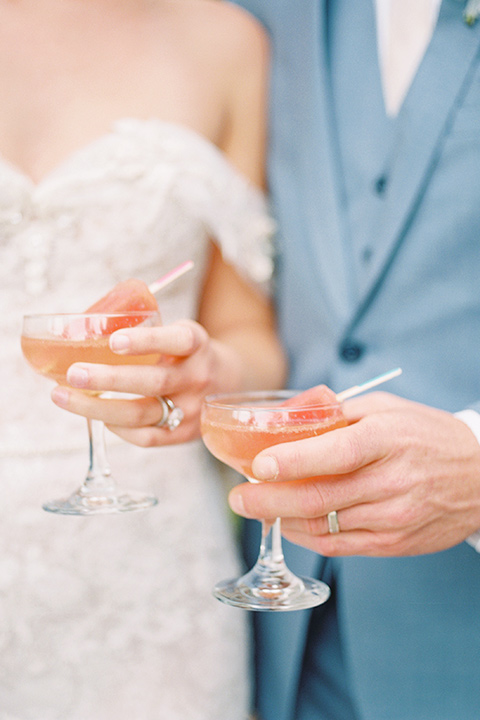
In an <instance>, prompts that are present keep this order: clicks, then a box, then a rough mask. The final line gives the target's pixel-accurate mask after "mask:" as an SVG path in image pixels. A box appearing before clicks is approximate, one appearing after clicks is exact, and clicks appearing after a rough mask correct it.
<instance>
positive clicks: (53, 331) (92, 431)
mask: <svg viewBox="0 0 480 720" xmlns="http://www.w3.org/2000/svg"><path fill="white" fill-rule="evenodd" d="M117 299H119V296H118V293H117ZM134 300H135V301H134V302H133V304H136V305H138V298H136V299H134ZM125 303H126V300H125ZM155 304H156V303H155ZM160 324H161V318H160V314H159V312H158V307H157V309H156V310H149V309H145V308H144V307H142V309H141V310H134V311H128V310H125V309H122V311H121V312H113V313H101V312H95V313H90V312H87V313H80V314H76V315H72V314H55V315H27V316H25V317H24V321H23V330H22V337H21V345H22V351H23V354H24V356H25V358H26V360H27V362H28V363H29V365H30V366H31V367H32V368H33V369H34V370H35V371H36V372H37V373H39V374H40V375H43V376H44V377H47V378H49V379H51V380H53V381H55V382H57V383H59V384H60V385H68V383H67V379H66V375H67V371H68V369H69V367H70V366H71V365H72V364H73V363H77V362H84V363H101V364H105V365H154V364H156V363H158V362H159V360H160V358H161V357H162V356H161V355H160V354H159V353H151V354H148V355H122V354H116V353H114V352H112V351H111V350H110V346H109V341H110V335H111V333H112V332H114V331H116V330H120V329H121V328H131V327H135V326H139V325H143V326H154V325H160ZM84 392H86V393H88V394H90V395H98V394H100V393H99V392H98V391H84ZM100 392H101V391H100ZM98 402H102V401H101V400H99V401H98ZM87 423H88V431H89V459H90V465H89V469H88V472H87V476H86V478H85V480H84V483H83V485H82V486H81V487H80V488H79V489H78V490H77V491H76V492H74V493H73V494H72V495H71V496H70V497H68V498H62V499H60V500H53V501H51V502H49V503H46V504H45V505H44V506H43V507H44V509H45V510H49V511H50V512H55V513H60V514H67V515H91V514H97V513H117V512H127V511H131V510H143V509H146V508H148V507H151V506H152V505H155V504H156V502H157V500H156V498H154V497H152V496H151V495H146V494H144V493H139V492H125V491H121V490H118V489H117V488H116V485H115V483H114V481H113V478H112V476H111V472H110V468H109V465H108V462H107V457H106V449H105V444H104V437H103V423H102V422H101V421H100V420H95V419H90V418H87Z"/></svg>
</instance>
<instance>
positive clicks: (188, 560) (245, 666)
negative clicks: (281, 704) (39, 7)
mask: <svg viewBox="0 0 480 720" xmlns="http://www.w3.org/2000/svg"><path fill="white" fill-rule="evenodd" d="M270 231H271V224H270V220H269V218H268V215H267V213H266V209H265V206H264V201H263V198H262V196H261V194H260V193H258V191H256V190H255V189H254V188H252V187H251V186H250V185H249V184H248V183H247V182H246V180H245V179H244V178H243V177H241V176H240V175H239V174H238V173H236V172H235V171H234V169H233V168H232V167H231V166H230V165H229V164H228V163H227V162H226V160H225V159H224V157H223V156H222V154H221V153H220V152H219V151H218V150H217V149H216V148H215V147H214V146H212V145H211V144H210V143H209V142H207V141H206V140H204V139H203V138H201V137H200V136H198V135H197V134H196V133H195V132H193V131H192V130H189V129H187V128H185V127H179V126H176V125H172V124H169V123H164V122H159V121H156V120H151V121H141V120H135V119H126V120H121V121H119V122H117V123H116V124H115V126H114V127H113V128H112V130H111V132H110V133H108V134H106V135H104V136H102V137H100V138H98V139H97V140H96V141H94V142H92V143H90V144H89V145H87V146H86V147H84V148H82V149H81V150H79V151H77V152H75V153H74V154H72V155H71V157H69V158H68V160H66V161H65V162H63V163H62V164H61V166H59V167H57V168H56V170H55V171H54V172H51V173H50V174H49V175H48V176H47V177H46V178H44V179H43V180H42V182H40V183H39V184H37V185H34V184H33V183H32V182H31V180H30V179H28V178H27V177H26V176H25V175H24V174H22V173H21V172H20V171H19V170H18V169H17V168H15V167H13V166H12V165H10V164H9V163H8V162H6V161H4V160H3V161H0V295H1V313H0V317H1V320H0V322H1V338H2V342H1V345H0V363H1V368H2V383H1V386H0V480H1V500H0V719H1V720H54V719H55V720H56V719H58V718H61V719H62V720H244V719H245V718H246V716H247V714H248V705H249V660H250V658H249V641H248V634H247V622H246V620H247V618H246V616H245V614H244V613H243V611H239V610H235V609H231V608H228V607H227V606H224V605H222V604H221V603H219V602H218V601H217V600H216V599H214V598H213V596H212V595H211V588H212V586H213V584H214V583H215V581H217V580H219V579H221V578H224V577H227V576H232V575H233V574H235V573H236V572H237V571H238V562H237V553H236V547H235V540H234V537H233V533H232V527H231V523H232V520H231V518H230V517H229V516H228V511H227V503H226V499H225V491H224V487H223V485H222V480H221V477H220V475H219V472H218V470H219V468H218V466H216V465H215V464H214V461H213V460H212V459H211V458H210V457H209V456H208V454H207V452H206V451H205V450H204V448H203V446H202V444H201V442H200V441H199V442H194V443H189V444H188V445H185V446H177V447H171V448H165V449H162V448H156V449H149V450H142V449H140V448H134V447H133V446H130V445H128V444H126V443H121V442H120V441H118V440H117V439H116V438H113V436H111V441H110V449H109V456H110V461H111V465H112V467H113V471H114V472H115V474H116V475H117V476H118V478H119V482H120V483H121V485H122V486H123V487H125V488H127V487H128V488H133V489H135V488H138V489H141V490H148V491H151V492H153V493H154V494H156V495H157V496H158V498H159V504H158V505H157V507H155V508H154V509H151V510H149V511H146V512H142V513H127V514H124V515H119V516H99V517H94V518H81V517H66V516H55V515H50V514H49V513H46V512H44V511H43V510H42V509H41V504H42V501H44V500H46V499H49V498H52V497H58V496H65V495H67V494H69V493H70V492H71V491H72V490H73V489H74V488H75V487H76V486H77V485H78V484H79V482H80V480H81V479H82V477H83V475H84V473H85V471H86V466H87V460H88V458H87V432H86V423H85V420H84V419H83V418H81V417H78V416H74V415H72V414H70V413H67V412H64V411H62V410H60V409H59V408H57V407H55V406H54V405H53V403H52V402H51V400H50V398H49V391H50V389H51V387H53V386H52V385H50V384H49V383H48V381H47V380H45V379H43V378H40V377H38V376H36V375H35V374H34V373H33V372H32V371H31V370H30V369H29V368H28V366H27V365H26V363H25V361H24V360H23V358H22V356H21V351H20V343H19V337H20V329H21V319H22V315H23V314H24V313H29V312H52V311H64V312H67V311H73V312H75V311H81V310H83V309H84V308H86V307H88V306H89V305H90V304H91V303H92V302H93V301H94V300H96V299H97V298H98V297H100V296H101V295H103V294H104V293H105V292H106V291H107V290H109V289H110V288H111V287H112V286H113V285H114V284H115V283H117V282H118V281H120V280H124V279H126V278H128V277H139V278H142V279H143V280H145V281H146V282H151V281H153V280H154V279H156V278H157V277H158V276H160V275H162V274H163V273H164V272H166V271H168V270H169V269H171V268H172V267H174V266H176V265H177V264H179V263H180V262H182V261H185V260H188V259H192V260H193V261H194V262H195V269H194V270H193V271H192V272H190V273H188V275H185V276H184V277H183V278H181V279H179V280H178V281H177V282H176V283H174V284H173V285H172V286H170V287H169V288H168V289H166V290H165V291H164V292H163V293H162V295H161V296H160V297H159V303H160V307H161V311H162V314H163V318H164V321H165V322H169V321H171V320H174V319H178V318H181V317H195V315H196V311H197V303H198V296H199V290H200V287H201V283H202V274H203V270H204V267H205V263H206V260H207V254H208V240H207V238H208V236H209V235H210V236H212V237H214V238H216V240H217V242H218V243H219V245H220V246H221V248H222V250H223V253H224V256H225V257H226V258H227V259H228V260H229V261H230V262H232V263H234V264H235V265H236V266H237V267H238V268H239V269H240V271H241V272H242V273H244V275H245V276H246V277H249V278H250V279H251V280H252V281H253V282H255V283H258V284H262V283H265V282H268V279H269V277H270V275H271V267H272V261H271V255H270V246H269V241H268V239H267V238H268V236H269V234H270Z"/></svg>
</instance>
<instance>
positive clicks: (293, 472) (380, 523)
mask: <svg viewBox="0 0 480 720" xmlns="http://www.w3.org/2000/svg"><path fill="white" fill-rule="evenodd" d="M344 412H345V415H346V417H347V420H348V422H349V423H350V424H349V426H348V427H347V428H342V429H338V430H333V431H332V432H329V433H326V434H324V435H321V436H319V437H314V438H309V439H306V440H299V441H296V442H291V443H285V444H282V445H277V446H275V447H272V448H269V449H268V450H264V451H263V452H262V453H260V454H259V455H257V457H256V458H255V460H254V462H253V468H252V469H253V474H254V476H255V477H256V478H257V479H258V480H262V481H266V482H262V483H260V484H249V483H246V484H242V485H239V486H237V487H236V488H234V489H233V490H232V492H231V494H230V504H231V506H232V509H233V510H234V511H235V512H237V513H239V514H240V515H244V516H245V517H250V518H258V519H260V518H267V519H273V518H275V517H281V518H282V531H283V534H284V536H285V537H286V538H287V539H289V540H291V541H292V542H294V543H297V544H299V545H303V546H304V547H306V548H309V549H311V550H314V551H315V552H318V553H321V554H322V555H330V556H335V555H370V556H399V555H416V554H422V553H430V552H436V551H439V550H444V549H446V548H449V547H451V546H453V545H456V544H458V543H460V542H462V541H463V540H465V538H467V537H468V536H469V535H470V534H472V533H473V532H475V531H476V530H478V528H480V444H479V443H478V441H477V440H476V438H475V436H474V435H473V433H472V432H471V430H470V429H469V428H468V427H467V426H466V425H465V424H464V423H463V422H462V421H460V420H458V419H457V418H455V417H454V416H453V415H452V414H450V413H447V412H443V411H441V410H436V409H434V408H430V407H427V406H425V405H419V404H417V403H413V402H410V401H407V400H404V399H401V398H398V397H396V396H393V395H390V394H387V393H379V392H377V393H371V394H370V395H366V396H363V397H358V398H355V399H352V400H349V401H347V402H345V403H344ZM331 511H336V512H337V514H338V523H339V527H340V532H338V533H334V534H330V533H329V531H328V522H327V514H328V513H329V512H331Z"/></svg>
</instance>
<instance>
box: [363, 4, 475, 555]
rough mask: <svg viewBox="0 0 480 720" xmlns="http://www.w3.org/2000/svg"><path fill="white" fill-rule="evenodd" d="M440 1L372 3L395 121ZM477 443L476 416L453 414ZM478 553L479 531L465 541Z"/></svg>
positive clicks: (464, 412)
mask: <svg viewBox="0 0 480 720" xmlns="http://www.w3.org/2000/svg"><path fill="white" fill-rule="evenodd" d="M441 2H442V0H375V12H376V21H377V47H378V58H379V64H380V73H381V76H382V87H383V96H384V101H385V110H386V113H387V115H388V116H389V117H395V116H396V115H397V114H398V112H399V111H400V108H401V106H402V103H403V100H404V98H405V96H406V94H407V92H408V89H409V87H410V85H411V84H412V82H413V79H414V77H415V74H416V72H417V70H418V67H419V65H420V63H421V62H422V59H423V56H424V54H425V52H426V49H427V47H428V45H429V43H430V40H431V38H432V35H433V31H434V30H435V26H436V24H437V20H438V14H439V12H440V5H441ZM455 417H457V418H458V419H459V420H462V421H463V422H464V423H465V424H466V425H468V427H469V428H470V430H471V431H472V432H473V434H474V435H475V437H476V438H477V440H478V442H480V414H479V413H477V412H475V411H474V410H462V411H461V412H458V413H455ZM466 542H468V543H469V544H470V545H471V546H472V547H474V548H475V550H476V551H477V552H479V553H480V530H478V531H477V532H475V533H473V535H470V537H468V538H467V540H466Z"/></svg>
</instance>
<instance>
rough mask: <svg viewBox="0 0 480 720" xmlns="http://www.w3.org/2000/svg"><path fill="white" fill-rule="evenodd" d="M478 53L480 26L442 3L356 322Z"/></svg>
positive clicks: (400, 130) (398, 147)
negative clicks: (467, 23)
mask: <svg viewBox="0 0 480 720" xmlns="http://www.w3.org/2000/svg"><path fill="white" fill-rule="evenodd" d="M479 49H480V23H477V25H476V26H474V27H473V28H472V27H468V26H467V25H466V23H465V22H464V21H463V19H462V8H461V4H460V3H459V2H458V0H444V2H443V4H442V8H441V11H440V16H439V19H438V24H437V28H436V30H435V33H434V36H433V38H432V41H431V44H430V46H429V48H428V50H427V52H426V54H425V57H424V59H423V62H422V64H421V66H420V68H419V71H418V73H417V75H416V77H415V80H414V82H413V84H412V86H411V88H410V91H409V93H408V95H407V97H406V99H405V102H404V104H403V106H402V109H401V111H400V113H399V116H398V119H397V125H398V127H397V134H396V142H395V148H394V150H393V154H392V156H391V157H390V158H389V159H388V160H387V163H386V169H385V171H386V174H387V175H388V176H389V185H388V189H387V193H386V196H385V203H384V207H383V212H382V214H381V216H380V218H379V223H378V226H377V227H378V236H377V238H375V242H376V243H377V245H376V247H377V252H376V254H375V259H374V260H373V262H372V265H371V267H370V271H369V276H368V282H367V283H365V284H364V291H363V295H362V297H361V299H360V303H359V307H358V310H357V313H356V316H355V319H358V318H359V316H360V315H362V314H363V312H364V310H365V308H366V307H367V306H368V303H369V301H370V300H371V298H372V297H373V295H374V294H375V292H376V290H377V288H378V287H379V285H380V283H381V281H382V279H383V277H384V275H385V273H386V271H387V269H388V267H389V265H390V263H391V261H392V260H393V258H394V255H395V253H396V251H397V250H398V248H399V246H400V245H401V242H402V240H403V238H404V235H405V232H406V230H407V228H408V225H409V222H410V221H411V219H412V216H413V214H414V213H415V210H416V208H417V206H418V204H419V202H420V201H421V198H422V195H423V193H424V190H425V188H426V186H427V183H428V181H429V178H430V176H431V173H432V171H433V169H434V166H435V162H436V160H437V157H438V154H439V152H440V149H441V143H442V139H443V137H444V135H445V132H446V131H447V130H448V127H449V124H450V122H451V120H452V118H453V115H454V112H455V109H456V106H457V103H458V102H459V101H460V100H461V98H462V96H463V92H464V91H465V88H466V87H468V82H469V79H470V71H471V70H472V67H473V61H474V59H475V57H476V55H477V53H478V52H479ZM446 58H448V62H446V61H445V59H446ZM438 67H441V68H442V69H443V72H442V73H441V74H439V73H438ZM355 319H354V321H353V322H355Z"/></svg>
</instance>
